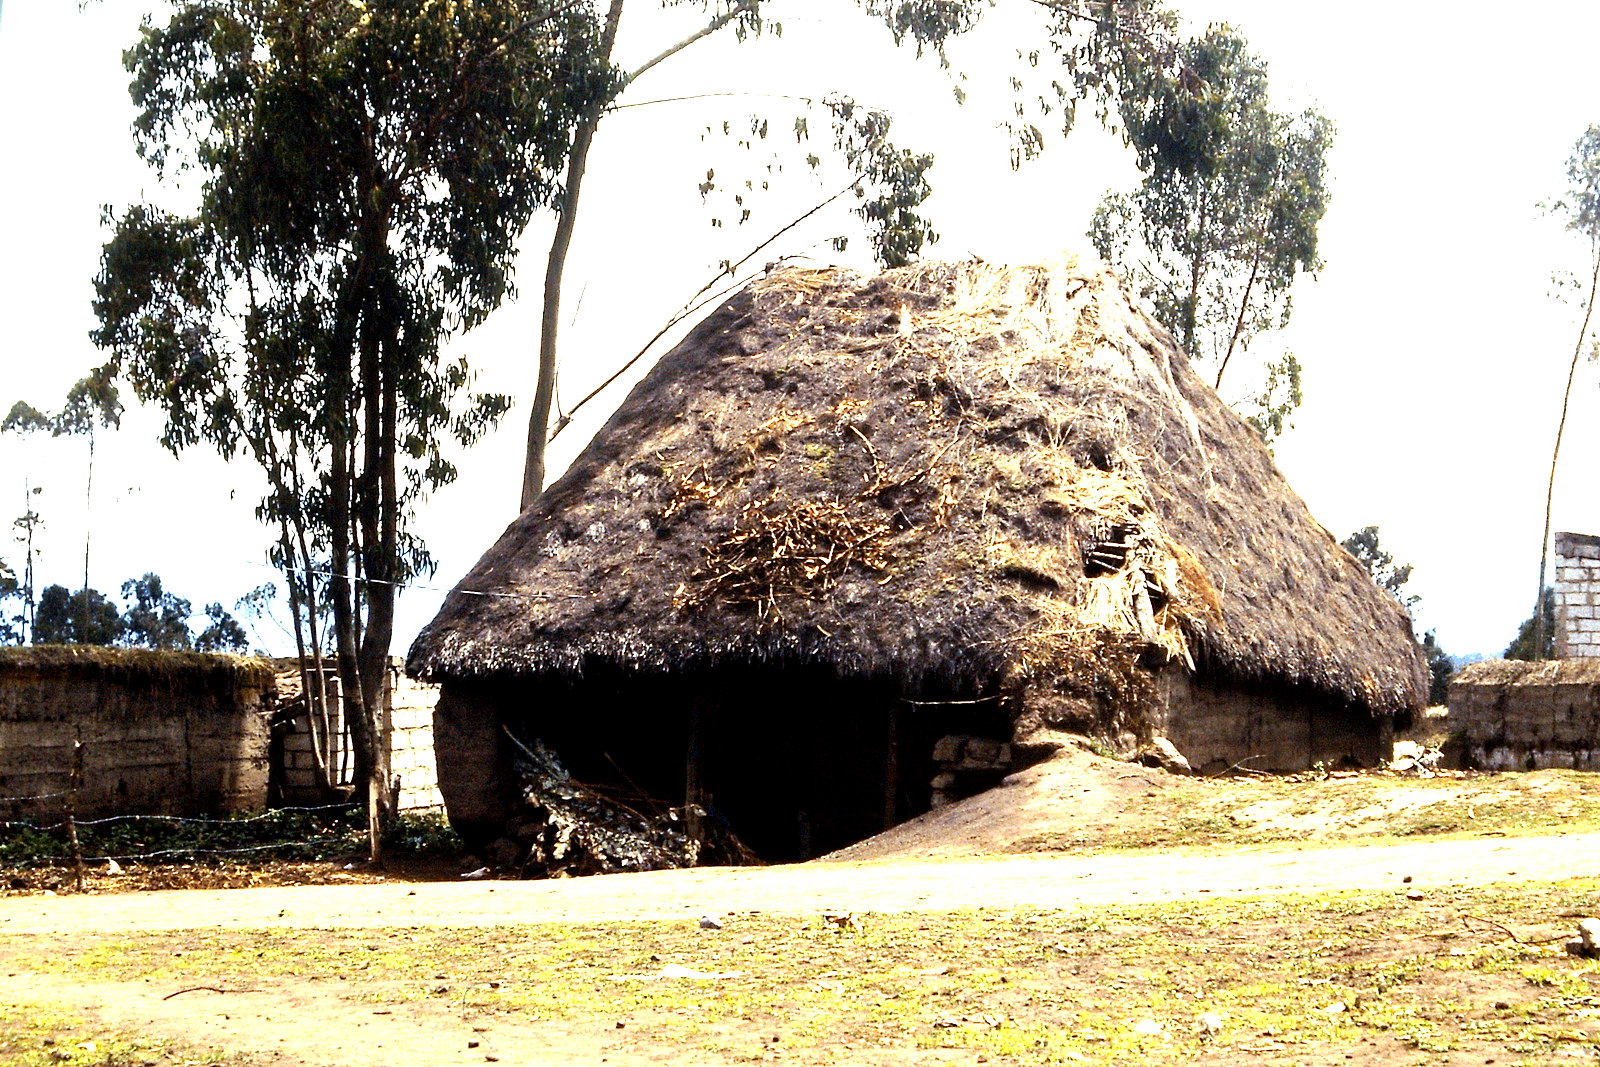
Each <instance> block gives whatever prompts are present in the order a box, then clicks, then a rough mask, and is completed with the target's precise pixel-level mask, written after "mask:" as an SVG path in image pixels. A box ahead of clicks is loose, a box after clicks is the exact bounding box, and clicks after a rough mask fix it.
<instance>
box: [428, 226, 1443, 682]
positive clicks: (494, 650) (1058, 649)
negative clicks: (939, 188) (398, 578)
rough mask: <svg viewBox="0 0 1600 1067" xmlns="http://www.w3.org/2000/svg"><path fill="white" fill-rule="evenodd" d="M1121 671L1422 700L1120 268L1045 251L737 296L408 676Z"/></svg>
mask: <svg viewBox="0 0 1600 1067" xmlns="http://www.w3.org/2000/svg"><path fill="white" fill-rule="evenodd" d="M469 591H470V592H469ZM474 592H476V593H491V594H495V595H490V596H483V595H473V593H474ZM1108 657H1109V658H1117V657H1120V661H1121V662H1122V663H1123V665H1124V666H1127V665H1130V664H1132V663H1134V662H1138V663H1140V664H1145V665H1148V664H1150V663H1152V662H1159V661H1162V660H1166V661H1173V660H1176V661H1178V662H1182V663H1185V664H1187V665H1190V666H1193V667H1196V668H1197V669H1199V670H1201V671H1210V672H1216V673H1221V674H1224V675H1227V676H1231V677H1235V678H1240V679H1260V680H1272V681H1277V682H1284V683H1291V684H1297V685H1303V686H1308V687H1311V688H1313V689H1315V690H1318V691H1321V692H1324V693H1326V694H1328V695H1330V696H1333V697H1336V698H1338V699H1343V700H1348V701H1351V702H1354V703H1358V704H1361V705H1364V706H1366V707H1368V708H1370V709H1372V710H1373V711H1374V712H1383V713H1387V712H1393V711H1398V710H1402V709H1405V708H1414V707H1419V706H1420V705H1421V703H1422V694H1423V692H1424V690H1425V685H1424V682H1423V679H1424V671H1423V665H1422V658H1421V655H1420V652H1419V651H1418V649H1417V647H1416V642H1415V640H1414V639H1413V637H1412V635H1411V629H1410V623H1409V620H1408V619H1407V617H1406V615H1405V612H1404V610H1403V609H1402V608H1401V607H1400V605H1399V604H1398V603H1397V602H1396V601H1395V600H1394V598H1393V597H1390V596H1389V595H1387V594H1386V593H1384V592H1383V591H1382V590H1380V589H1378V588H1377V587H1376V586H1375V585H1374V584H1373V583H1372V581H1371V580H1370V579H1369V578H1368V576H1367V574H1366V572H1365V570H1364V569H1363V568H1362V567H1361V565H1360V564H1359V563H1358V562H1356V560H1354V559H1353V558H1352V557H1351V556H1349V555H1348V554H1347V553H1346V552H1344V551H1343V549H1341V548H1340V547H1339V546H1338V544H1337V543H1336V542H1335V540H1334V539H1333V537H1332V536H1331V535H1330V534H1329V533H1328V532H1327V531H1326V530H1324V529H1323V528H1322V527H1321V526H1319V525H1318V524H1317V523H1316V521H1315V520H1314V519H1312V517H1311V515H1310V514H1309V512H1308V511H1307V510H1306V507H1305V505H1304V504H1303V503H1302V502H1301V501H1300V499H1299V497H1297V496H1296V495H1295V494H1294V492H1293V491H1292V490H1291V489H1290V488H1289V486H1288V484H1287V483H1286V481H1285V480H1284V478H1283V476H1282V474H1281V473H1279V471H1278V470H1277V468H1276V467H1275V466H1274V464H1273V462H1272V458H1271V455H1270V453H1269V452H1268V451H1267V449H1266V448H1265V447H1264V446H1263V445H1262V443H1261V441H1260V439H1259V438H1258V437H1257V436H1256V435H1255V433H1254V431H1252V430H1251V429H1250V428H1249V427H1248V426H1247V425H1246V424H1245V423H1243V422H1242V421H1241V420H1240V419H1239V418H1238V417H1237V416H1235V415H1234V414H1233V412H1232V411H1230V410H1229V409H1228V408H1227V407H1226V405H1224V404H1223V403H1222V402H1221V401H1220V400H1219V399H1218V398H1217V396H1216V395H1215V393H1214V392H1213V391H1212V390H1211V389H1210V388H1209V387H1208V386H1206V385H1205V384H1204V383H1203V382H1202V381H1201V380H1200V379H1199V378H1198V377H1197V376H1196V374H1195V373H1194V371H1193V370H1192V369H1191V368H1190V366H1189V364H1188V361H1187V360H1186V359H1185V358H1184V356H1183V355H1182V354H1181V352H1180V351H1179V350H1178V347H1177V345H1176V344H1175V342H1174V341H1173V339H1172V337H1171V335H1170V334H1169V333H1168V332H1167V331H1166V330H1165V329H1163V328H1162V327H1160V326H1159V325H1157V324H1156V323H1155V322H1153V321H1152V320H1151V319H1149V318H1148V317H1147V316H1146V315H1144V313H1143V312H1141V311H1140V310H1138V309H1137V308H1136V307H1135V306H1134V305H1133V304H1132V303H1131V301H1130V300H1129V298H1128V296H1127V295H1126V293H1125V292H1124V291H1123V289H1122V287H1121V284H1120V283H1119V282H1118V280H1117V279H1116V278H1115V276H1114V275H1112V274H1111V273H1110V272H1109V271H1108V270H1107V269H1106V268H1105V267H1103V266H1102V265H1100V264H1099V263H1097V262H1094V261H1090V260H1082V261H1080V260H1078V259H1075V258H1072V257H1064V258H1062V259H1060V260H1057V261H1054V262H1051V263H1048V264H1044V265H1037V266H1023V267H1000V266H994V265H989V264H984V263H965V264H931V265H919V266H914V267H907V268H900V269H897V270H891V271H888V272H886V273H884V274H882V275H879V276H877V277H870V278H869V277H862V276H859V275H856V274H853V273H851V272H848V271H844V270H840V269H825V270H805V269H783V270H778V271H775V272H773V273H772V274H771V275H769V276H768V277H766V278H764V279H762V280H760V281H758V282H756V283H754V284H752V285H750V286H749V287H747V288H746V289H745V290H743V291H742V292H740V293H739V294H737V295H735V296H734V297H732V298H731V299H730V300H729V301H727V302H726V303H725V304H724V305H723V306H722V307H721V308H719V309H718V310H717V311H715V312H714V313H712V314H711V315H710V316H709V317H708V318H707V319H706V320H705V321H704V322H702V323H701V324H700V325H699V326H698V327H697V328H696V329H695V330H693V331H692V332H691V333H690V334H689V336H688V337H687V338H686V339H685V340H684V341H683V342H682V343H681V344H680V345H679V346H678V347H677V348H675V349H674V350H673V351H672V352H671V353H669V354H668V355H666V356H665V357H663V358H662V360H661V361H660V362H659V363H658V364H657V366H656V367H655V368H654V369H653V370H652V371H651V372H650V373H649V374H648V375H647V376H646V377H645V378H644V380H643V381H642V382H641V383H640V384H639V385H638V386H637V387H636V388H635V389H634V391H633V392H632V393H631V394H630V395H629V397H628V398H627V400H626V401H625V402H624V403H623V404H622V406H621V407H620V408H619V409H618V410H617V412H616V414H615V415H614V416H613V417H612V419H611V420H610V422H609V423H607V425H606V426H605V427H604V428H603V429H602V430H601V431H600V433H599V434H598V435H597V437H596V438H595V440H594V442H593V443H592V444H591V445H590V446H589V447H588V449H587V450H586V451H585V452H584V453H583V454H582V455H581V456H580V457H579V458H578V459H577V461H576V462H575V463H574V464H573V466H572V468H571V469H570V470H569V471H568V472H567V474H566V475H565V476H564V477H563V478H562V479H560V480H559V481H558V482H557V483H555V484H554V485H553V486H551V487H550V488H549V490H548V491H547V492H546V493H545V494H544V495H543V496H542V497H541V498H540V500H539V501H538V502H537V503H536V504H535V505H534V506H533V507H532V508H530V509H529V510H528V511H527V512H525V513H524V514H523V515H522V516H520V517H519V518H518V519H517V520H516V521H515V522H514V523H512V524H511V526H510V527H509V528H508V529H507V530H506V531H505V533H504V534H503V535H502V536H501V538H500V540H499V541H498V542H497V543H496V544H495V545H494V546H493V547H492V548H491V549H490V550H489V551H488V553H486V554H485V555H484V557H483V558H482V560H480V561H479V563H478V564H477V566H476V567H474V568H473V569H472V571H471V572H470V573H469V574H468V575H467V577H466V578H465V579H463V581H462V583H461V585H460V586H459V587H458V588H457V590H456V591H454V592H452V594H451V595H450V596H449V597H448V598H447V600H446V601H445V604H444V606H443V607H442V609H441V611H440V613H439V615H438V617H437V618H436V619H435V620H434V621H433V622H432V623H431V624H430V625H429V626H428V627H427V628H426V629H425V630H424V631H423V632H422V634H421V635H419V637H418V639H417V641H416V644H415V645H414V646H413V648H412V651H411V657H410V669H411V671H412V673H413V674H417V675H420V676H427V677H432V678H436V679H437V678H441V677H446V676H456V677H463V676H464V677H493V676H501V677H505V676H530V675H539V674H546V673H550V672H555V673H561V674H575V673H581V672H584V671H586V670H590V669H593V668H595V667H597V666H602V665H610V666H615V667H620V668H624V669H629V670H661V671H671V670H680V669H696V668H703V667H710V666H714V665H716V664H718V663H721V662H730V661H735V660H737V661H741V662H781V661H786V660H804V661H807V662H813V663H824V664H829V665H831V666H833V667H834V669H836V670H838V671H839V672H840V673H845V674H878V673H885V672H887V673H893V674H895V675H896V676H899V677H902V678H904V679H906V680H907V682H908V684H911V685H913V686H914V685H916V684H918V683H919V681H921V682H926V681H928V680H930V679H946V680H950V679H954V680H957V681H960V680H967V681H972V680H974V679H980V680H982V681H984V682H985V683H994V684H999V685H1001V686H1002V687H1005V686H1010V687H1013V688H1017V687H1026V686H1028V685H1031V684H1034V683H1037V682H1041V681H1043V680H1047V679H1050V678H1052V677H1059V676H1061V675H1062V673H1063V672H1066V673H1068V674H1070V673H1072V672H1073V671H1078V672H1079V673H1080V674H1081V673H1082V672H1083V671H1085V670H1087V671H1089V672H1090V673H1091V674H1096V678H1097V679H1098V680H1095V679H1090V682H1092V683H1093V684H1096V685H1101V684H1106V679H1107V677H1108V674H1107V671H1106V670H1105V669H1104V662H1103V661H1105V660H1107V658H1108ZM1110 673H1111V674H1115V673H1116V672H1115V671H1111V672H1110ZM1123 673H1124V674H1125V673H1126V672H1125V671H1124V672H1123Z"/></svg>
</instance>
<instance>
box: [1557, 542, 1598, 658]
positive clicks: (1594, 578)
mask: <svg viewBox="0 0 1600 1067" xmlns="http://www.w3.org/2000/svg"><path fill="white" fill-rule="evenodd" d="M1555 541H1556V580H1555V584H1554V586H1553V588H1554V590H1555V609H1556V610H1555V616H1556V628H1555V629H1556V632H1555V644H1556V648H1555V652H1556V658H1557V659H1579V658H1587V657H1597V656H1600V536H1595V535H1593V534H1578V533H1558V534H1556V538H1555Z"/></svg>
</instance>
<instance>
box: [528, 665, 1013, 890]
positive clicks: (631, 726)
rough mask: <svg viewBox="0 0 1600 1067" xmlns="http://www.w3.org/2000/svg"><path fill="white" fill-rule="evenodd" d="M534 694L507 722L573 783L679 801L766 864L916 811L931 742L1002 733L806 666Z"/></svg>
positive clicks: (946, 702) (598, 680)
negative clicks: (698, 809) (556, 760)
mask: <svg viewBox="0 0 1600 1067" xmlns="http://www.w3.org/2000/svg"><path fill="white" fill-rule="evenodd" d="M540 696H541V697H542V698H544V699H541V700H540V701H539V703H538V706H536V707H529V708H527V709H526V711H525V712H524V713H523V714H521V715H516V714H512V715H509V716H508V718H510V720H511V721H512V722H514V723H515V730H516V732H517V733H518V734H520V735H522V736H523V737H525V738H527V739H533V738H538V739H540V740H542V741H543V742H544V743H545V744H546V745H547V746H549V747H550V748H552V749H553V750H554V751H555V752H556V753H557V754H558V756H559V757H560V759H561V760H562V762H563V763H564V764H565V765H566V767H567V769H568V770H569V771H570V772H571V773H572V775H573V776H574V777H575V778H577V779H578V780H579V781H582V782H584V783H585V784H588V785H591V786H594V787H597V788H600V789H602V790H605V791H610V792H612V793H613V794H614V795H616V796H618V797H619V798H625V799H627V800H629V801H631V802H633V803H644V804H650V805H653V806H656V807H657V808H659V807H662V806H667V805H670V806H678V805H682V804H683V803H684V802H685V801H686V799H688V793H689V791H691V790H692V791H693V793H694V795H695V796H696V797H697V798H698V799H699V802H700V804H701V806H703V807H704V809H705V810H706V817H707V818H708V819H711V820H721V821H722V822H724V823H725V824H726V825H727V826H728V827H731V829H732V830H733V831H734V833H735V834H737V835H738V837H739V838H740V839H741V840H742V841H743V842H744V844H745V845H746V846H747V847H749V848H750V849H751V850H752V851H753V852H755V853H756V854H757V855H758V856H760V857H761V858H762V859H763V860H765V861H767V862H769V863H784V862H794V861H798V860H806V859H812V858H814V857H816V856H820V855H824V854H826V853H828V852H832V851H834V850H836V849H840V848H843V847H845V846H846V845H850V844H854V843H855V842H857V841H861V840H863V839H865V838H868V837H871V836H873V835H874V834H877V833H880V832H882V831H883V830H885V829H888V828H889V827H890V826H893V825H895V824H896V823H900V822H903V821H905V820H906V819H909V818H911V817H913V816H915V815H919V814H921V813H922V812H925V811H927V810H928V809H929V806H930V801H931V798H932V788H931V784H930V783H931V781H932V779H933V778H934V776H935V773H936V771H937V768H936V765H935V762H934V748H935V745H936V743H937V742H938V740H939V738H941V737H943V736H945V735H948V734H952V733H960V734H977V735H983V736H988V737H994V738H997V739H1004V738H1008V737H1009V735H1010V722H1009V720H1008V719H1007V717H1006V715H1005V713H1004V711H1003V710H1002V709H1001V708H1000V706H999V705H998V704H997V703H996V702H992V701H985V700H983V699H981V698H980V697H976V696H974V695H972V694H968V693H960V694H954V693H944V692H939V693H934V694H931V695H930V694H923V693H918V694H917V695H916V696H915V697H914V698H913V697H910V696H907V695H906V694H905V692H904V691H903V689H902V687H901V685H900V683H899V682H898V680H896V679H892V678H884V677H878V678H874V677H854V678H840V677H839V676H837V675H836V674H834V673H832V672H831V671H827V670H820V669H815V668H807V667H785V668H771V667H765V668H764V667H747V668H742V669H727V668H725V669H720V670H718V671H715V672H705V673H693V674H676V675H668V674H660V675H624V674H616V673H612V674H606V673H603V672H590V673H588V674H587V675H586V676H585V677H584V679H583V681H582V682H581V683H580V684H576V685H560V686H557V687H554V688H553V689H551V688H543V689H541V691H540ZM691 750H692V751H693V756H691Z"/></svg>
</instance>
